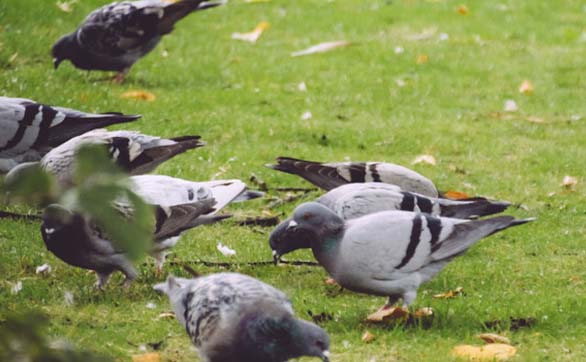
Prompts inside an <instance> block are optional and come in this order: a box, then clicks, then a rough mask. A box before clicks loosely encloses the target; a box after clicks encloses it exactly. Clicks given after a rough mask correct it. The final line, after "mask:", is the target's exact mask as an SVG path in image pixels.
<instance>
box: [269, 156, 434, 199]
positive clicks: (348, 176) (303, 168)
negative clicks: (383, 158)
mask: <svg viewBox="0 0 586 362" xmlns="http://www.w3.org/2000/svg"><path fill="white" fill-rule="evenodd" d="M267 167H269V168H272V169H274V170H278V171H283V172H286V173H291V174H294V175H298V176H301V177H303V178H304V179H306V180H307V181H309V182H311V183H312V184H314V185H315V186H317V187H319V188H321V189H324V190H326V191H329V190H331V189H334V188H336V187H338V186H341V185H345V184H348V183H363V182H384V183H388V184H393V185H397V186H399V187H400V188H401V189H403V190H404V191H409V192H416V193H418V194H421V195H424V196H430V197H438V196H439V192H438V190H437V188H436V187H435V185H434V184H433V182H431V180H429V179H428V178H426V177H424V176H422V175H420V174H418V173H417V172H415V171H413V170H410V169H408V168H406V167H403V166H399V165H395V164H392V163H384V162H334V163H320V162H314V161H304V160H298V159H295V158H289V157H278V158H277V164H276V165H267Z"/></svg>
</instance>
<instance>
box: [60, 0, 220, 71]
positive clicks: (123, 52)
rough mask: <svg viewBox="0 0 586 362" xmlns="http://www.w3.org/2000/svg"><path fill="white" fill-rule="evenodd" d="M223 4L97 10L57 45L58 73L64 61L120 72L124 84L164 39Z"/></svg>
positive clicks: (146, 2) (158, 3)
mask: <svg viewBox="0 0 586 362" xmlns="http://www.w3.org/2000/svg"><path fill="white" fill-rule="evenodd" d="M222 4H223V2H210V1H202V0H182V1H178V2H175V3H172V2H170V1H164V0H140V1H122V2H114V3H111V4H109V5H105V6H103V7H101V8H99V9H97V10H94V11H93V12H92V13H91V14H89V15H88V17H87V18H86V19H85V20H84V21H83V23H82V24H81V25H80V26H79V27H78V28H77V30H76V31H74V32H73V33H71V34H68V35H65V36H63V37H62V38H61V39H59V40H58V41H57V43H55V45H53V49H52V54H53V64H54V66H55V69H57V67H59V64H60V63H61V62H62V61H64V60H69V61H71V63H73V65H74V66H76V67H77V68H80V69H85V70H105V71H115V72H118V74H117V76H116V78H115V80H116V81H118V82H122V81H123V80H124V76H125V75H126V73H128V71H129V70H130V67H132V65H133V64H134V63H135V62H136V61H138V60H139V59H140V58H142V57H144V56H145V55H146V54H148V53H149V52H150V51H151V50H153V49H154V48H155V47H156V46H157V44H158V43H159V41H160V40H161V38H162V37H163V35H166V34H169V33H170V32H171V31H173V28H174V25H175V23H176V22H178V21H179V20H181V19H183V18H184V17H185V16H187V15H189V14H190V13H192V12H194V11H199V10H204V9H210V8H212V7H216V6H218V5H222Z"/></svg>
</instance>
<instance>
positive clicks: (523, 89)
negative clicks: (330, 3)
mask: <svg viewBox="0 0 586 362" xmlns="http://www.w3.org/2000/svg"><path fill="white" fill-rule="evenodd" d="M534 90H535V88H534V87H533V83H531V81H530V80H524V81H523V83H521V85H520V86H519V93H522V94H531V93H533V91H534Z"/></svg>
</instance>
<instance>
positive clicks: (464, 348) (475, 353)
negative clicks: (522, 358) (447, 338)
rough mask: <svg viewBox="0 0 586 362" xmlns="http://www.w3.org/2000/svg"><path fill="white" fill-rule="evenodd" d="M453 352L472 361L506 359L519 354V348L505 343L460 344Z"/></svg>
mask: <svg viewBox="0 0 586 362" xmlns="http://www.w3.org/2000/svg"><path fill="white" fill-rule="evenodd" d="M452 354H453V355H454V356H456V357H462V358H466V359H469V360H472V361H505V360H507V359H509V358H511V357H513V356H514V355H515V354H517V349H516V348H515V347H513V346H510V345H508V344H503V343H493V344H487V345H485V346H470V345H460V346H456V347H454V349H452Z"/></svg>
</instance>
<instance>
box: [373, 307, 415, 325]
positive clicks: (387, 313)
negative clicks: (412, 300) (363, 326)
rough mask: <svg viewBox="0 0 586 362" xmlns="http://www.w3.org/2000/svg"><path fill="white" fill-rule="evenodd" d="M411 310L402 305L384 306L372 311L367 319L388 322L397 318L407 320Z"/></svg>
mask: <svg viewBox="0 0 586 362" xmlns="http://www.w3.org/2000/svg"><path fill="white" fill-rule="evenodd" d="M408 317H409V310H408V309H405V308H402V307H382V308H381V309H379V310H377V311H376V312H374V313H372V314H371V315H369V316H368V317H366V320H367V321H369V322H387V321H396V320H407V318H408Z"/></svg>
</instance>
